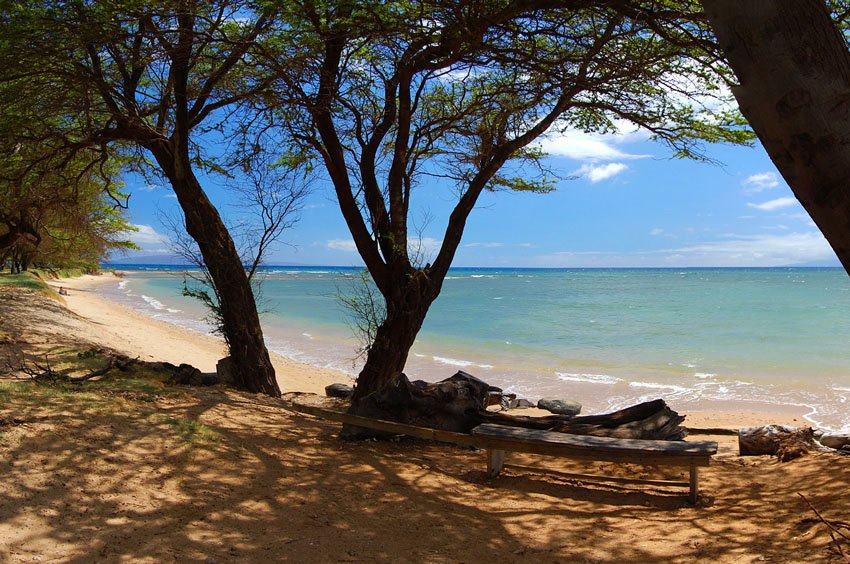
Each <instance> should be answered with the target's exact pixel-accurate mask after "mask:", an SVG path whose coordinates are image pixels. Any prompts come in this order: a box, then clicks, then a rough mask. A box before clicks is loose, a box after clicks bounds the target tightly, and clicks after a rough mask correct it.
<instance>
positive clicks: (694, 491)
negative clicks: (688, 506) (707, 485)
mask: <svg viewBox="0 0 850 564" xmlns="http://www.w3.org/2000/svg"><path fill="white" fill-rule="evenodd" d="M698 499H699V470H697V467H696V465H695V464H692V465H691V494H690V495H689V496H688V500H689V501H690V502H691V503H693V504H696V502H697V500H698Z"/></svg>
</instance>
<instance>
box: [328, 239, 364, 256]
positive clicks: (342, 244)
mask: <svg viewBox="0 0 850 564" xmlns="http://www.w3.org/2000/svg"><path fill="white" fill-rule="evenodd" d="M325 246H326V247H327V248H329V249H331V250H333V251H345V252H347V253H356V252H357V245H355V244H354V241H352V240H351V239H330V240H328V241H327V242H326V243H325Z"/></svg>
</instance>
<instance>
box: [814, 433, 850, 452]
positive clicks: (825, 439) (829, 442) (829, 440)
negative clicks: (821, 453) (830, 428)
mask: <svg viewBox="0 0 850 564" xmlns="http://www.w3.org/2000/svg"><path fill="white" fill-rule="evenodd" d="M818 441H819V442H820V444H822V445H823V446H825V447H829V448H834V449H836V450H841V449H842V448H844V446H845V445H850V435H826V434H824V435H823V436H822V437H821V438H820V439H818Z"/></svg>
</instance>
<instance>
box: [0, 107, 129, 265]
mask: <svg viewBox="0 0 850 564" xmlns="http://www.w3.org/2000/svg"><path fill="white" fill-rule="evenodd" d="M10 121H11V120H10V119H9V116H4V119H3V120H2V124H0V125H8V124H9V122H10ZM0 131H2V132H3V133H4V134H5V133H6V132H7V131H8V130H7V129H5V128H4V127H0ZM43 150H44V148H42V147H32V146H23V145H18V146H17V147H16V148H15V149H14V150H9V151H4V152H2V153H0V265H2V264H3V263H5V262H6V259H7V258H9V259H11V263H12V269H13V271H21V270H27V269H28V268H29V266H30V265H31V264H35V265H37V266H40V267H45V268H54V269H57V268H83V269H86V270H96V269H97V268H98V264H99V261H100V260H101V259H103V258H105V257H106V255H107V254H108V253H109V252H111V251H115V250H122V249H132V248H135V245H134V244H133V243H132V242H131V241H129V240H128V239H127V235H128V233H129V232H130V231H132V229H133V228H132V226H131V225H130V224H129V223H128V222H127V220H126V218H125V216H124V213H123V212H124V211H125V206H124V205H123V202H124V195H123V194H122V193H121V191H120V189H121V186H120V183H118V182H116V181H115V177H116V176H117V167H115V166H102V167H98V168H97V169H91V168H87V167H86V166H85V165H86V164H87V163H85V162H81V161H80V160H71V161H69V162H66V163H65V164H64V166H63V167H61V169H57V168H55V167H53V166H51V165H50V164H48V163H43V165H42V166H39V167H33V166H32V165H31V163H32V161H34V160H38V158H39V157H38V156H37V155H38V154H40V152H41V151H43ZM45 165H46V166H45Z"/></svg>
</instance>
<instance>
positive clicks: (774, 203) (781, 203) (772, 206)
mask: <svg viewBox="0 0 850 564" xmlns="http://www.w3.org/2000/svg"><path fill="white" fill-rule="evenodd" d="M796 204H797V199H796V198H792V197H790V196H789V197H785V198H776V199H775V200H768V201H767V202H763V203H761V204H754V203H752V202H750V203H748V204H747V207H750V208H753V209H756V210H761V211H775V210H781V209H783V208H789V207H791V206H794V205H796Z"/></svg>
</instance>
